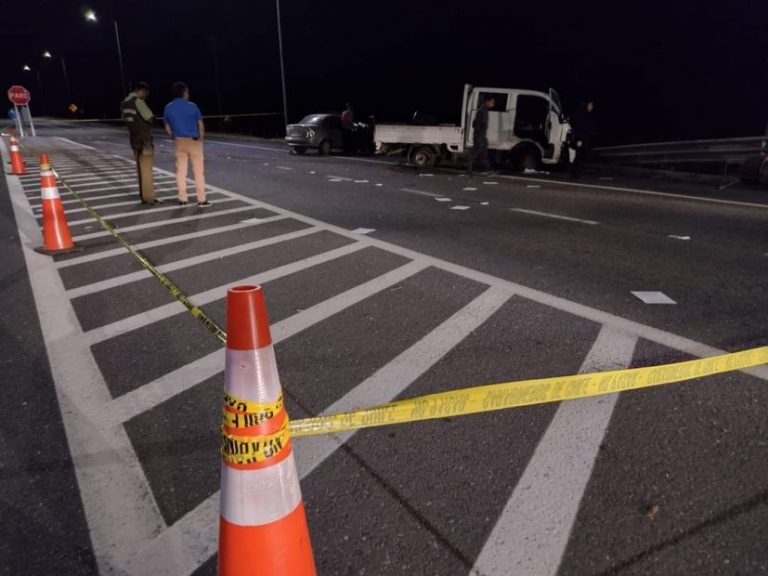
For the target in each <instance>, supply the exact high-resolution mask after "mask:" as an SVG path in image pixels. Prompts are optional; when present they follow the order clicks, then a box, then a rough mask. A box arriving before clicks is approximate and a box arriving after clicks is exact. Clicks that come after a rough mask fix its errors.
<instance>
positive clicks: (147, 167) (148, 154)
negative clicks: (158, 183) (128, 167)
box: [133, 148, 155, 202]
mask: <svg viewBox="0 0 768 576" xmlns="http://www.w3.org/2000/svg"><path fill="white" fill-rule="evenodd" d="M133 157H134V158H135V159H136V175H137V176H138V178H139V198H141V201H142V202H154V201H155V181H154V179H153V178H152V168H153V166H154V164H155V151H154V150H153V149H152V148H144V149H143V150H137V149H135V148H134V150H133Z"/></svg>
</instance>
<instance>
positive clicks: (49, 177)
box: [35, 154, 79, 254]
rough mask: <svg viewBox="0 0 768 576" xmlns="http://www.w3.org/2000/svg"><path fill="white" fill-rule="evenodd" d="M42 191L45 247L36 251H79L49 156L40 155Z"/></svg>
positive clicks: (58, 252) (52, 252) (54, 252)
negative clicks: (73, 239)
mask: <svg viewBox="0 0 768 576" xmlns="http://www.w3.org/2000/svg"><path fill="white" fill-rule="evenodd" d="M40 191H41V193H42V197H43V246H42V248H35V250H36V251H37V252H42V253H43V254H62V253H65V252H72V251H75V250H79V248H78V247H77V246H75V244H74V242H72V234H70V232H69V225H68V224H67V217H66V216H65V214H64V206H63V205H62V204H61V197H60V196H59V189H58V188H57V187H56V176H55V175H54V173H53V169H52V168H51V162H50V160H49V159H48V154H40Z"/></svg>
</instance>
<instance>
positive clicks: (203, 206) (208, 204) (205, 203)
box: [197, 200, 211, 208]
mask: <svg viewBox="0 0 768 576" xmlns="http://www.w3.org/2000/svg"><path fill="white" fill-rule="evenodd" d="M197 205H198V207H200V208H207V207H208V206H210V205H211V203H210V202H208V200H206V201H205V202H198V203H197Z"/></svg>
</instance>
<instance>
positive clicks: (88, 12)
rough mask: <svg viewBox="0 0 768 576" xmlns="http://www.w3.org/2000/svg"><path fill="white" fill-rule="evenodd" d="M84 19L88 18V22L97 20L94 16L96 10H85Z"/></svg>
mask: <svg viewBox="0 0 768 576" xmlns="http://www.w3.org/2000/svg"><path fill="white" fill-rule="evenodd" d="M85 19H86V20H88V22H96V21H97V20H98V18H96V12H94V11H93V10H86V11H85Z"/></svg>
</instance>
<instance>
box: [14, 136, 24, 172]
mask: <svg viewBox="0 0 768 576" xmlns="http://www.w3.org/2000/svg"><path fill="white" fill-rule="evenodd" d="M25 172H26V170H25V167H24V160H23V159H22V157H21V151H20V150H19V142H18V141H17V140H16V138H15V137H13V136H11V174H14V175H16V176H20V175H22V174H24V173H25Z"/></svg>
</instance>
